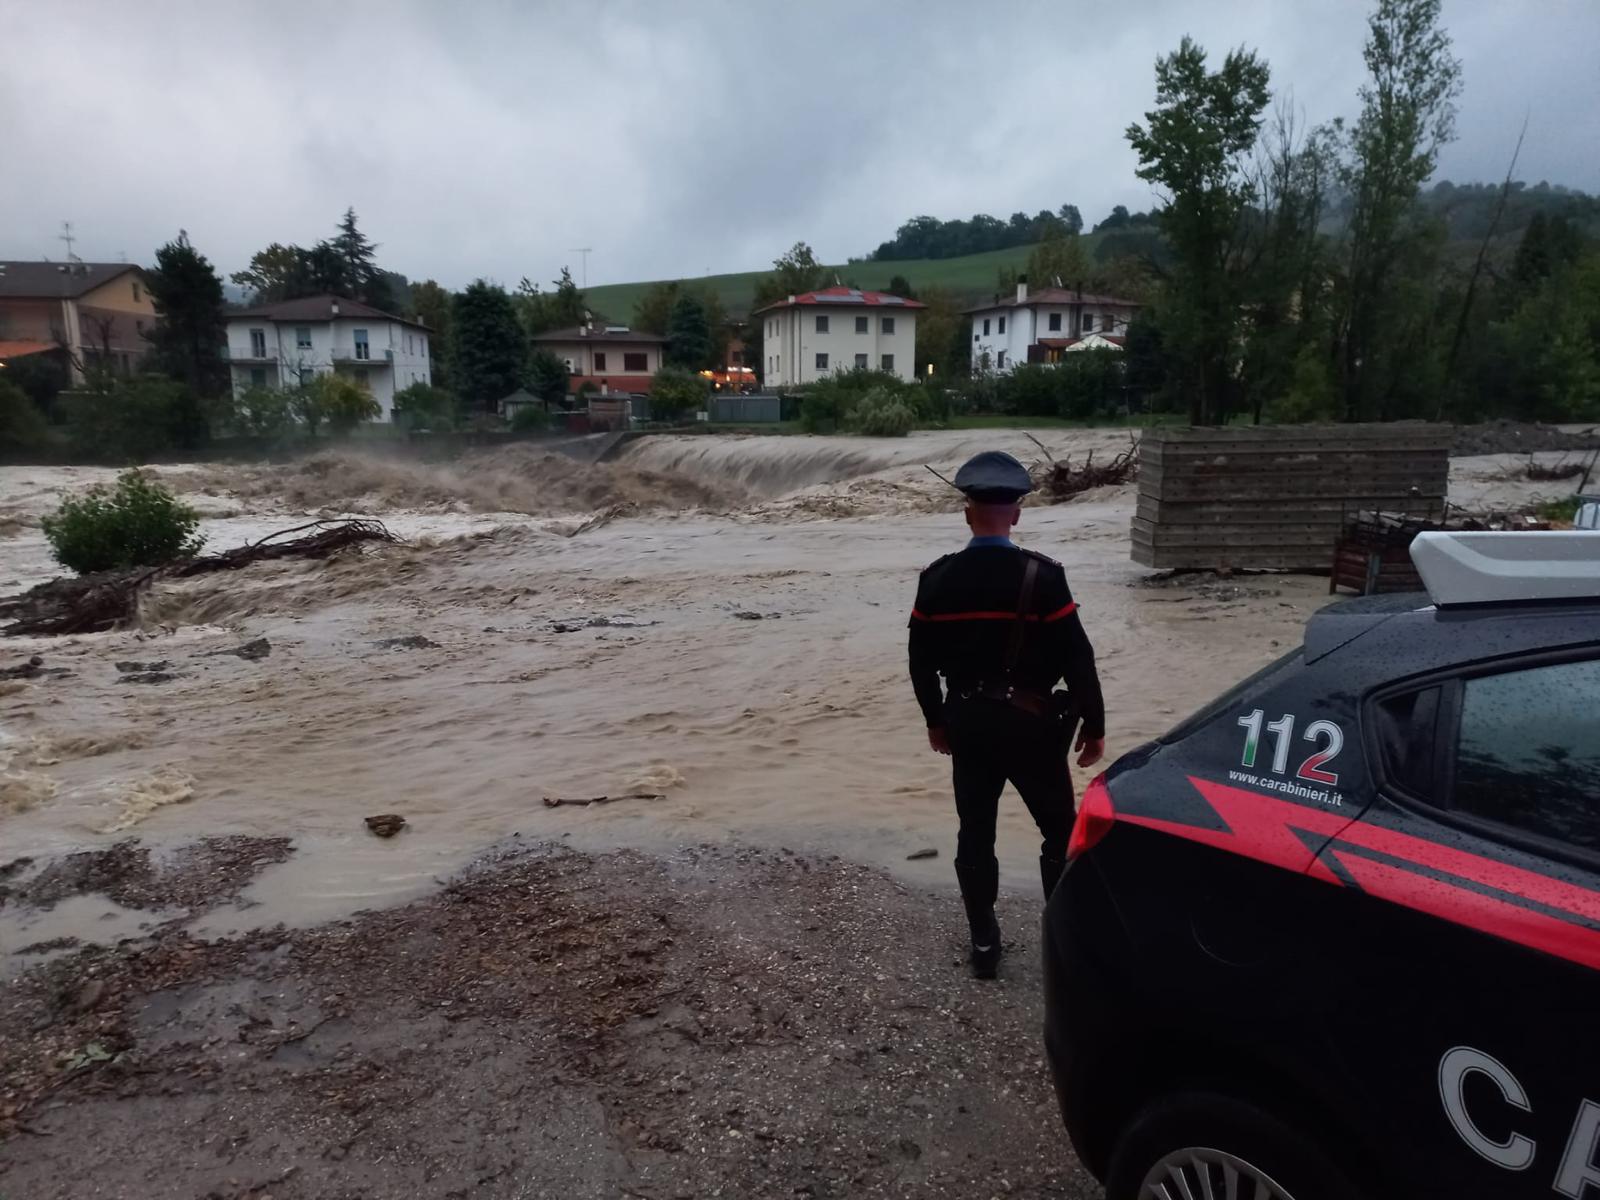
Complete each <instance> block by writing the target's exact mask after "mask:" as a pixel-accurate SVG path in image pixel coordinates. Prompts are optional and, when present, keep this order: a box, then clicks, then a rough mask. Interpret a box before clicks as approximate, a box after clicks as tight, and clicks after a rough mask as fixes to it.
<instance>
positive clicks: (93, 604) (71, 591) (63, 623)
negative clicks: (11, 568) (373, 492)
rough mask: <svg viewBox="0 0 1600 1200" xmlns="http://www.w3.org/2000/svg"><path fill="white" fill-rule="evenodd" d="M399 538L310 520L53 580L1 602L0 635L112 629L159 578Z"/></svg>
mask: <svg viewBox="0 0 1600 1200" xmlns="http://www.w3.org/2000/svg"><path fill="white" fill-rule="evenodd" d="M295 535H298V536H295ZM399 540H400V539H399V538H397V537H395V536H394V534H392V533H390V532H389V530H388V528H387V527H385V526H384V524H383V523H382V522H381V521H365V520H328V521H312V522H310V523H308V524H305V525H296V526H294V527H293V528H290V529H282V530H279V531H278V532H277V533H269V534H268V535H267V536H266V537H264V538H261V539H259V540H258V541H254V542H250V543H248V544H247V545H244V546H237V547H235V548H234V549H232V550H224V551H223V552H222V553H220V554H203V555H200V556H198V557H196V558H187V559H179V560H177V561H176V562H171V563H167V564H165V565H164V566H159V567H138V568H135V569H133V570H128V571H102V572H99V573H97V574H93V575H80V576H76V577H71V578H68V577H62V578H60V579H52V580H50V581H49V582H47V583H41V584H39V585H38V586H37V587H35V588H31V589H30V590H28V591H26V592H23V593H21V594H20V595H16V596H7V597H5V598H3V599H0V621H9V622H10V624H7V625H5V626H3V627H0V635H3V636H6V637H57V636H61V635H63V634H70V633H95V632H99V631H101V630H106V629H113V628H115V627H116V626H118V625H121V624H123V623H124V622H126V621H128V620H130V619H132V617H133V615H134V613H135V611H136V610H137V608H138V604H139V598H140V596H142V595H143V594H144V593H145V591H147V590H148V589H149V588H150V586H151V585H152V584H154V583H155V582H156V581H157V580H160V579H187V578H190V577H192V576H195V575H205V574H208V573H210V572H213V571H236V570H238V569H239V568H241V567H245V566H248V565H250V564H251V563H256V562H269V561H275V560H278V559H285V558H314V559H321V558H328V557H329V556H331V555H333V554H336V553H338V552H339V551H341V550H344V549H346V548H348V547H350V546H354V545H358V544H360V543H363V542H398V541H399Z"/></svg>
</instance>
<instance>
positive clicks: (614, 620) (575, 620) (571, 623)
mask: <svg viewBox="0 0 1600 1200" xmlns="http://www.w3.org/2000/svg"><path fill="white" fill-rule="evenodd" d="M659 624H660V622H659V621H641V620H639V619H638V618H637V617H586V618H585V617H568V618H566V619H565V620H561V621H552V622H551V623H550V632H551V633H578V632H579V631H580V630H584V629H645V628H647V627H649V626H651V625H659Z"/></svg>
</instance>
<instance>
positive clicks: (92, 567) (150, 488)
mask: <svg viewBox="0 0 1600 1200" xmlns="http://www.w3.org/2000/svg"><path fill="white" fill-rule="evenodd" d="M41 524H42V525H43V526H44V535H45V537H46V538H48V539H49V541H50V549H51V552H52V553H53V554H54V555H55V558H56V561H57V562H59V563H60V564H61V565H62V566H64V567H66V568H67V569H68V570H70V571H76V572H77V573H78V574H79V575H89V574H93V573H94V572H97V571H115V570H126V569H128V568H131V567H154V566H160V565H161V564H162V563H168V562H172V561H173V560H174V559H179V558H189V557H192V556H193V555H195V554H196V553H198V552H199V550H200V547H201V546H202V545H203V544H204V542H205V539H204V538H201V537H199V536H197V535H196V534H195V529H196V527H197V526H198V525H199V524H200V517H199V514H197V513H196V512H195V511H194V509H192V508H190V507H189V506H188V505H186V504H182V503H179V501H178V500H177V498H176V497H174V496H173V494H172V493H171V492H169V491H168V490H167V489H166V488H164V487H162V486H161V485H160V484H159V483H157V482H156V481H155V480H154V479H153V478H151V477H150V476H149V475H148V474H146V473H145V472H143V471H139V470H133V471H125V472H123V474H121V475H119V476H118V477H117V482H116V486H115V487H112V488H109V489H108V488H106V487H105V486H104V485H97V486H95V487H92V488H90V489H89V490H88V491H87V492H85V493H84V494H83V495H81V496H68V497H67V498H66V499H65V500H63V501H62V502H61V507H60V508H59V509H57V510H56V513H55V515H54V516H51V517H46V518H44V520H43V521H42V522H41Z"/></svg>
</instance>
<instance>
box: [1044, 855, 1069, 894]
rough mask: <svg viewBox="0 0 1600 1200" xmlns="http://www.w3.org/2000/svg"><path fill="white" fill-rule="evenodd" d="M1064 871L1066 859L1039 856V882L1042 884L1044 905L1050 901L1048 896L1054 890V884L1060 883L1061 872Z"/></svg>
mask: <svg viewBox="0 0 1600 1200" xmlns="http://www.w3.org/2000/svg"><path fill="white" fill-rule="evenodd" d="M1066 869H1067V860H1066V859H1064V858H1053V857H1051V856H1050V855H1048V854H1041V855H1039V882H1040V883H1042V884H1044V898H1045V902H1046V903H1048V902H1049V900H1050V894H1051V893H1052V892H1054V891H1055V890H1056V884H1058V883H1060V882H1061V872H1063V871H1065V870H1066Z"/></svg>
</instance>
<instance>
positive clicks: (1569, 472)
mask: <svg viewBox="0 0 1600 1200" xmlns="http://www.w3.org/2000/svg"><path fill="white" fill-rule="evenodd" d="M1583 473H1584V470H1583V464H1582V463H1581V462H1568V461H1567V460H1566V459H1564V458H1563V459H1562V460H1561V461H1560V462H1558V463H1556V464H1555V465H1554V466H1549V467H1547V466H1545V465H1544V464H1543V463H1537V462H1534V461H1533V455H1531V454H1530V455H1528V465H1527V467H1526V468H1525V469H1524V471H1523V475H1524V476H1525V477H1526V478H1528V479H1530V480H1533V481H1534V482H1536V483H1557V482H1559V481H1561V480H1563V479H1576V478H1578V476H1580V475H1582V474H1583Z"/></svg>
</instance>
